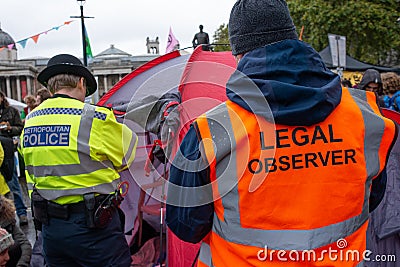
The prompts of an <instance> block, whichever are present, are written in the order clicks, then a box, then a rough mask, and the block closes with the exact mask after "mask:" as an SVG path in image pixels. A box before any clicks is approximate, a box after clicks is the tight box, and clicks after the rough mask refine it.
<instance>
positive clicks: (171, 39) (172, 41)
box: [165, 27, 179, 54]
mask: <svg viewBox="0 0 400 267" xmlns="http://www.w3.org/2000/svg"><path fill="white" fill-rule="evenodd" d="M178 49H179V41H178V39H176V38H175V36H174V34H173V33H172V28H171V27H169V34H168V42H167V49H165V54H168V53H170V52H172V51H174V50H178Z"/></svg>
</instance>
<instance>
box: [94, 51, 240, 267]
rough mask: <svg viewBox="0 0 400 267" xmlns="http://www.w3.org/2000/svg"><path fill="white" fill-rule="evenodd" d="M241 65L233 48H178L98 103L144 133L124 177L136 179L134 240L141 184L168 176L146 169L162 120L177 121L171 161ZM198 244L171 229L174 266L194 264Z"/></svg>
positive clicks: (130, 212)
mask: <svg viewBox="0 0 400 267" xmlns="http://www.w3.org/2000/svg"><path fill="white" fill-rule="evenodd" d="M235 67H236V63H235V60H234V57H233V56H232V54H231V52H210V51H203V50H202V49H201V46H199V47H198V48H197V49H195V50H194V51H193V53H192V54H187V55H181V53H180V52H178V51H174V52H172V53H169V54H166V55H163V56H160V57H158V58H156V59H154V60H152V61H150V62H148V63H146V64H144V65H143V66H141V67H139V68H138V69H136V70H134V71H133V72H131V73H130V74H128V75H127V76H125V77H124V78H123V79H122V80H121V81H119V82H118V83H117V84H116V85H115V86H114V87H113V88H112V89H111V90H110V91H109V92H107V94H105V95H104V96H103V97H102V98H101V99H100V101H99V102H98V105H102V106H107V107H112V108H113V109H114V113H115V114H116V115H117V117H118V119H119V120H120V121H122V122H124V123H126V124H127V125H128V126H130V127H132V128H133V129H135V131H136V132H137V133H138V136H139V144H138V148H137V152H136V154H137V155H136V159H135V162H134V165H133V166H132V167H131V168H130V170H128V171H124V172H123V173H121V177H122V179H123V180H127V181H129V182H130V183H131V190H130V191H129V194H128V197H127V198H126V199H125V201H124V202H123V205H122V209H123V210H124V212H125V214H126V225H125V230H126V231H127V232H128V231H132V232H133V233H132V235H131V236H127V239H128V241H129V242H132V237H133V235H134V233H135V231H137V229H136V228H137V226H135V218H136V216H137V203H138V199H137V198H138V195H139V193H138V191H140V190H139V189H138V187H139V186H140V185H143V184H145V183H148V182H152V181H154V179H156V178H157V177H158V176H160V175H163V168H162V165H163V164H161V165H157V166H154V167H153V168H152V171H151V174H150V178H149V177H148V176H146V174H147V173H146V171H144V169H145V168H146V166H147V163H148V155H149V150H150V147H151V144H152V142H153V141H154V140H155V139H157V138H161V139H163V138H162V137H163V133H162V131H163V129H162V128H160V127H161V126H160V125H161V124H163V123H165V121H166V120H168V119H169V122H168V123H167V124H168V125H172V124H173V125H174V133H175V135H174V136H175V141H176V142H175V143H174V144H173V145H172V149H171V150H172V151H171V152H170V153H169V154H168V155H170V157H169V162H171V161H172V158H173V156H174V151H176V149H177V148H178V147H179V144H180V143H181V141H182V139H183V137H184V135H185V134H186V132H187V130H188V129H189V126H190V123H191V122H192V121H193V120H194V119H195V118H197V117H198V116H199V115H200V114H202V113H204V112H205V111H207V110H209V109H211V108H213V107H215V106H216V105H218V104H219V103H221V102H223V101H225V100H226V94H225V84H226V82H227V80H228V79H229V77H230V75H231V74H232V72H233V71H234V70H235ZM171 107H172V108H174V110H175V111H178V112H176V113H175V114H178V115H176V116H172V115H169V114H171V110H172V108H171ZM149 132H151V134H149ZM147 167H148V166H147ZM147 171H148V170H147ZM152 175H153V177H152ZM151 179H153V180H151ZM138 185H139V186H138ZM132 188H133V189H132ZM147 192H148V193H149V194H150V193H153V194H152V197H153V198H152V201H153V202H154V203H157V202H159V201H160V200H161V198H162V196H155V194H154V191H151V190H149V191H147ZM149 220H150V219H149ZM198 249H199V244H188V243H186V242H183V241H181V240H179V239H178V238H177V237H176V236H175V235H174V234H173V233H172V232H171V231H168V232H167V255H168V256H167V259H168V265H169V266H174V267H186V266H188V267H189V266H192V263H193V261H194V259H195V257H196V254H197V251H198Z"/></svg>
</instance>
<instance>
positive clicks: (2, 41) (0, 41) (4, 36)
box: [0, 28, 17, 50]
mask: <svg viewBox="0 0 400 267" xmlns="http://www.w3.org/2000/svg"><path fill="white" fill-rule="evenodd" d="M9 44H14V46H13V48H12V49H14V50H17V47H16V45H15V41H14V39H13V38H12V37H11V36H10V35H9V34H8V33H6V32H4V31H3V30H2V29H1V28H0V47H3V46H8V45H9Z"/></svg>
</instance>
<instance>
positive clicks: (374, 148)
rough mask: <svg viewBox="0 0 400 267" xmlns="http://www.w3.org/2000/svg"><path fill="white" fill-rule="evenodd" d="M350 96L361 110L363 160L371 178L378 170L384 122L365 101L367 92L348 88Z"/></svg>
mask: <svg viewBox="0 0 400 267" xmlns="http://www.w3.org/2000/svg"><path fill="white" fill-rule="evenodd" d="M349 92H350V94H351V96H352V97H353V99H354V101H355V102H356V103H357V105H358V107H359V108H360V110H361V114H362V116H363V118H364V124H365V138H364V150H365V152H364V153H365V162H366V164H367V173H368V177H369V178H372V177H374V176H376V175H377V174H378V172H379V147H380V145H381V141H382V137H383V133H384V131H385V122H384V121H383V120H382V118H380V117H379V116H377V115H376V114H375V112H374V111H373V110H372V108H371V106H370V105H369V104H368V102H367V92H366V91H364V90H358V89H349Z"/></svg>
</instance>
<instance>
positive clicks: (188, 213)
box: [166, 127, 214, 243]
mask: <svg viewBox="0 0 400 267" xmlns="http://www.w3.org/2000/svg"><path fill="white" fill-rule="evenodd" d="M169 181H170V182H171V183H172V184H171V183H170V184H169V185H168V194H167V196H168V199H167V213H166V222H167V225H168V227H169V228H170V229H171V230H172V232H174V234H175V235H177V236H178V237H179V238H180V239H182V240H184V241H186V242H190V243H198V242H200V241H201V240H202V239H203V238H204V237H205V236H206V235H207V234H208V233H209V232H210V230H211V227H212V220H213V215H214V205H213V203H212V190H211V187H210V186H206V187H201V188H200V186H204V185H207V184H210V178H209V168H208V167H206V166H205V162H204V160H203V159H202V158H201V154H200V151H199V140H198V138H197V135H196V131H195V129H194V128H193V127H191V128H190V130H189V131H188V133H187V134H186V136H185V138H184V139H183V141H182V144H181V146H180V153H179V152H178V153H177V154H176V156H175V158H174V161H173V164H172V166H171V169H170V178H169Z"/></svg>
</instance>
